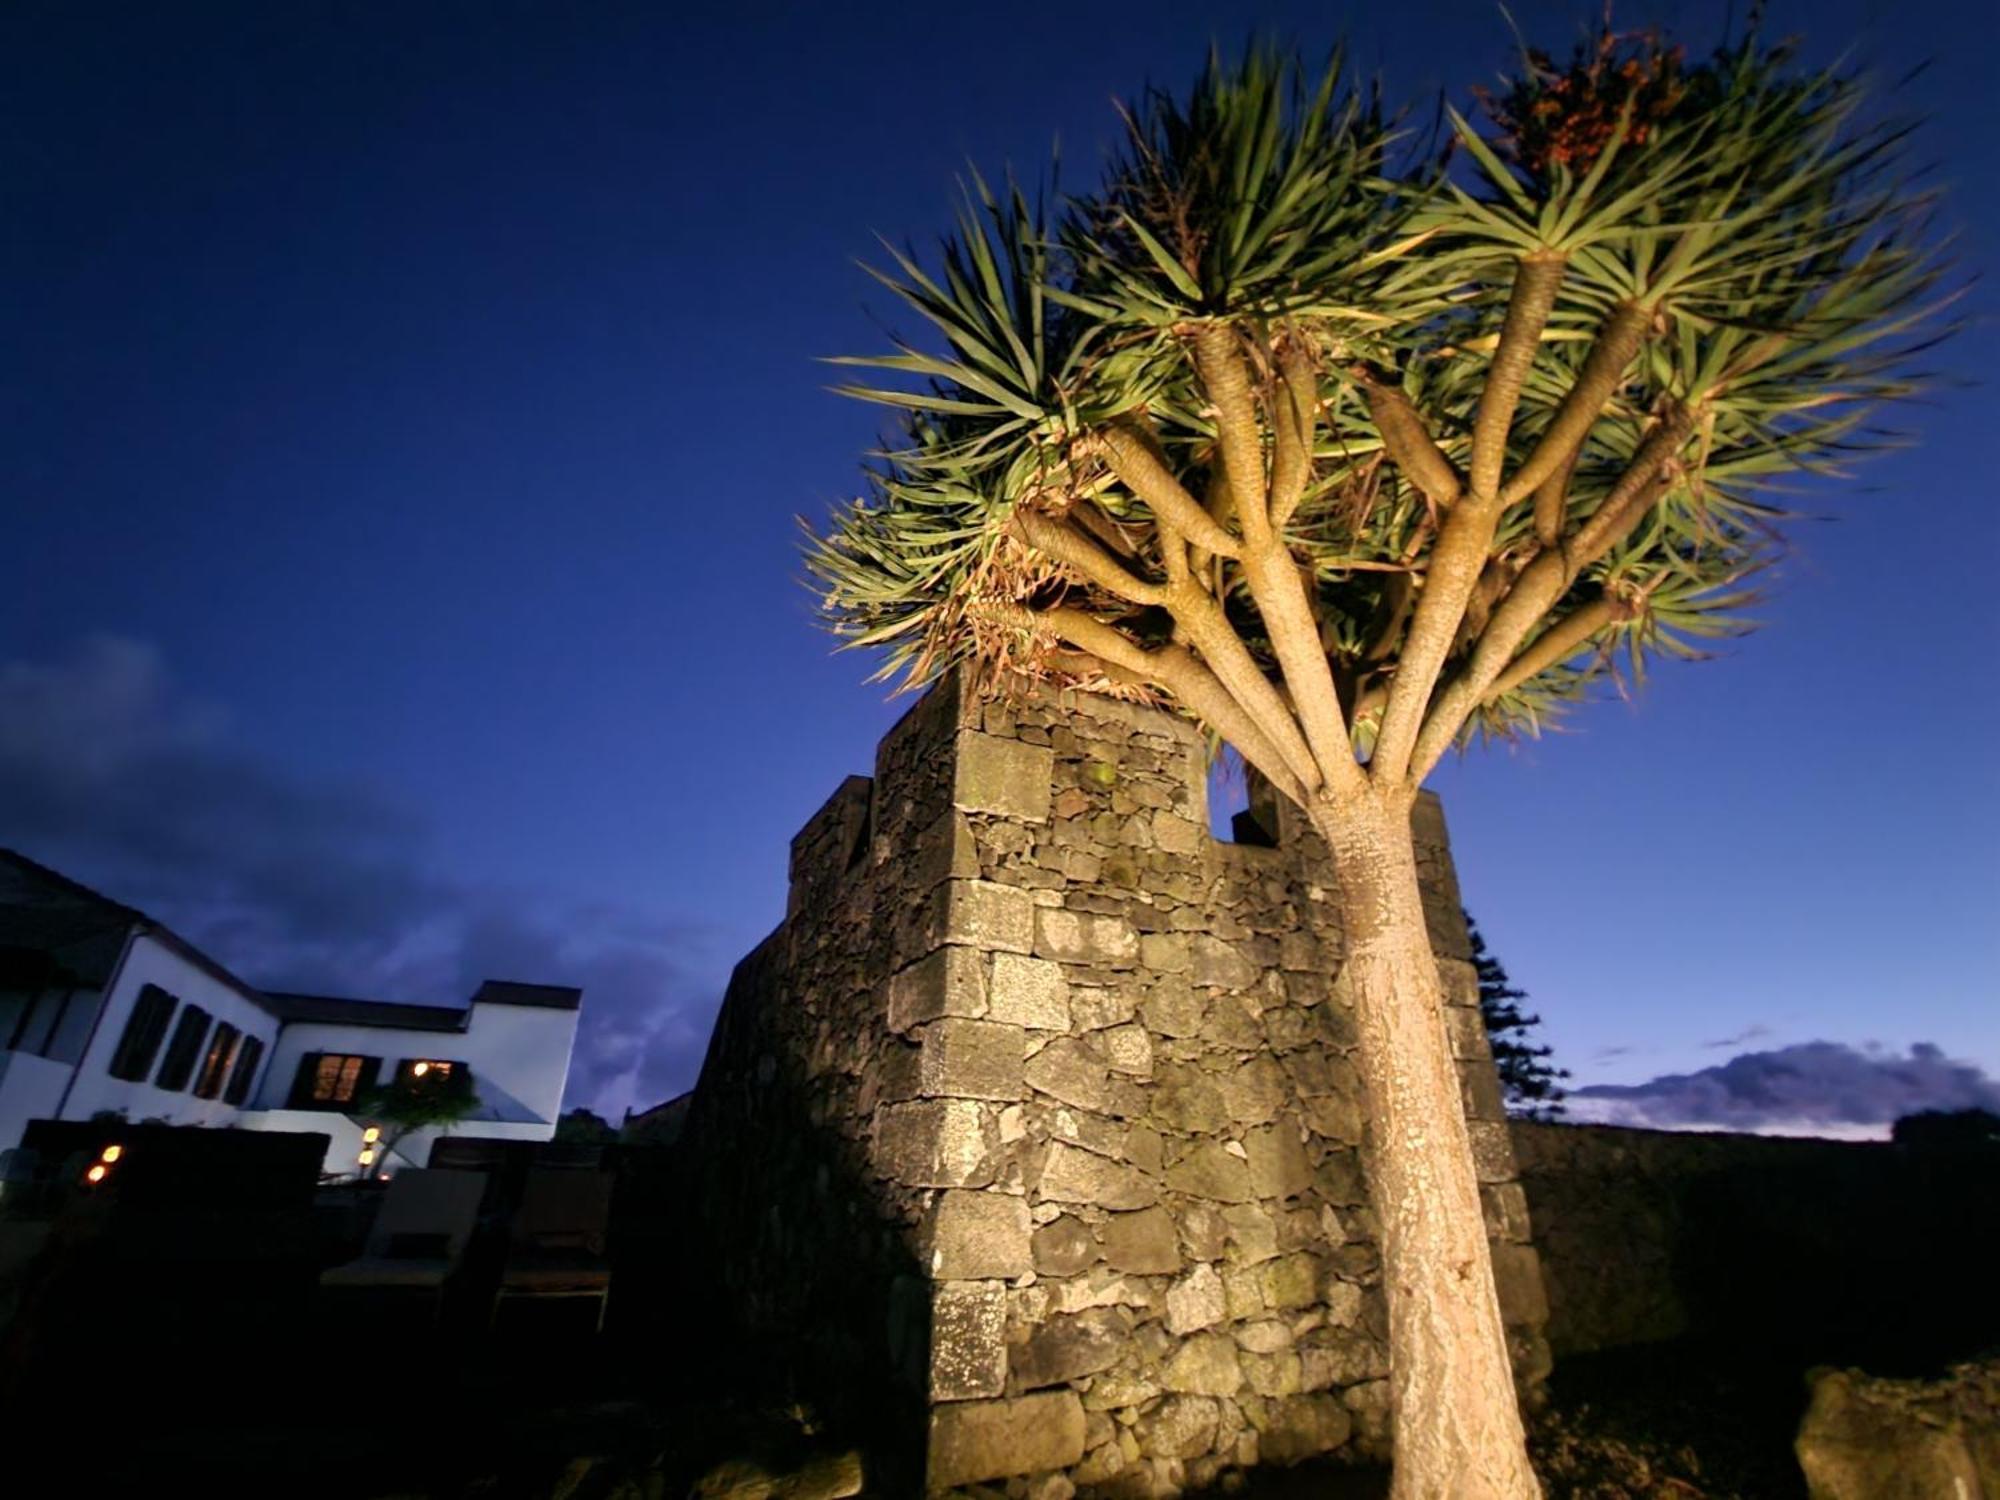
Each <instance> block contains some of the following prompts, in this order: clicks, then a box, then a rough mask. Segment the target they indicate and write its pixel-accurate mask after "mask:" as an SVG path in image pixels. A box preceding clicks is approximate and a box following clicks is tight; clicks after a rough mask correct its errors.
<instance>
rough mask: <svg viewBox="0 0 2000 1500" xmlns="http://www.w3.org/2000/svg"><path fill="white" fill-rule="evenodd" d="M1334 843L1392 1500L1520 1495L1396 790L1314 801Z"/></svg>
mask: <svg viewBox="0 0 2000 1500" xmlns="http://www.w3.org/2000/svg"><path fill="white" fill-rule="evenodd" d="M1314 822H1315V824H1316V826H1317V827H1318V828H1319V831H1320V833H1321V835H1322V836H1323V837H1324V838H1325V839H1326V841H1327V844H1328V846H1329V847H1330V848H1331V850H1332V852H1333V859H1334V869H1335V887H1336V891H1337V895H1338V900H1339V905H1340V913H1341V917H1342V920H1343V922H1344V924H1345V928H1346V940H1347V960H1346V970H1345V972H1346V975H1347V978H1348V980H1349V982H1350V983H1351V986H1352V990H1353V995H1354V1007H1355V1019H1356V1028H1357V1031H1358V1033H1359V1038H1360V1048H1359V1056H1358V1059H1357V1061H1358V1063H1359V1066H1360V1073H1361V1081H1362V1087H1363V1091H1364V1097H1365V1100H1366V1104H1367V1110H1368V1135H1369V1142H1370V1149H1371V1153H1372V1157H1371V1161H1370V1172H1369V1180H1370V1184H1371V1191H1372V1193H1373V1201H1374V1205H1375V1212H1376V1216H1377V1217H1378V1218H1379V1219H1380V1220H1381V1248H1382V1280H1383V1286H1384V1289H1385V1290H1386V1292H1387V1294H1388V1299H1389V1349H1390V1364H1391V1372H1390V1375H1391V1384H1392V1389H1393V1391H1394V1394H1395V1409H1394V1434H1395V1484H1394V1488H1393V1491H1392V1495H1393V1497H1394V1500H1534V1497H1536V1496H1539V1495H1540V1494H1541V1488H1540V1485H1539V1484H1538V1483H1537V1481H1536V1479H1535V1476H1534V1471H1533V1470H1532V1469H1531V1468H1530V1466H1529V1464H1528V1455H1527V1443H1526V1438H1525V1435H1524V1433H1523V1430H1522V1425H1521V1414H1520V1406H1519V1403H1518V1401H1517V1399H1516V1396H1515V1390H1514V1377H1513V1370H1512V1367H1511V1365H1510V1362H1509V1360H1508V1355H1507V1338H1506V1332H1505V1329H1504V1327H1503V1325H1502V1323H1501V1320H1500V1299H1499V1297H1498V1295H1497V1293H1496V1292H1495V1290H1494V1282H1493V1261H1492V1255H1491V1252H1490V1250H1489V1249H1488V1245H1487V1239H1486V1224H1485V1220H1484V1218H1483V1217H1482V1215H1481V1212H1480V1204H1479V1184H1478V1181H1477V1179H1476V1177H1475V1175H1474V1172H1473V1164H1472V1145H1471V1139H1470V1136H1469V1135H1468V1133H1467V1131H1466V1127H1465V1109H1464V1104H1463V1102H1462V1095H1461V1093H1460V1090H1459V1081H1458V1070H1457V1065H1456V1063H1455V1062H1454V1061H1453V1058H1452V1051H1451V1041H1450V1037H1449V1034H1448V1032H1447V1031H1446V1028H1445V1019H1444V1002H1443V992H1442V989H1441V986H1440V984H1439V980H1438V969H1437V960H1436V957H1435V956H1434V955H1433V953H1432V951H1431V944H1430V936H1429V932H1428V930H1427V928H1426V926H1425V922H1424V908H1423V898H1422V895H1421V893H1420V891H1419V889H1418V884H1417V863H1416V851H1415V848H1414V845H1413V843H1412V840H1411V836H1410V822H1409V808H1408V804H1407V802H1406V801H1405V799H1403V798H1401V797H1396V796H1381V795H1377V794H1375V793H1374V792H1372V791H1371V792H1370V793H1368V794H1367V795H1366V796H1365V798H1364V799H1363V800H1362V802H1361V803H1360V804H1359V805H1356V804H1354V803H1349V804H1347V805H1345V806H1342V807H1339V808H1334V807H1331V806H1329V805H1326V804H1321V806H1320V807H1319V808H1318V809H1317V810H1316V811H1315V814H1314Z"/></svg>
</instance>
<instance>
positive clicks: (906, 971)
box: [889, 947, 986, 1033]
mask: <svg viewBox="0 0 2000 1500" xmlns="http://www.w3.org/2000/svg"><path fill="white" fill-rule="evenodd" d="M985 1011H986V957H985V955H984V954H982V953H981V952H980V951H979V950H978V949H976V948H956V947H954V948H940V949H938V950H937V951H936V952H935V953H932V954H931V955H930V956H928V957H927V958H920V959H918V960H917V961H916V962H915V963H913V964H909V965H907V966H905V967H904V968H903V969H901V970H900V971H899V972H898V973H897V974H896V975H895V977H894V978H892V979H891V980H890V981H889V1029H890V1030H891V1031H894V1032H899V1033H900V1032H905V1031H908V1030H910V1029H911V1028H912V1027H915V1026H921V1025H923V1023H924V1022H926V1021H935V1020H937V1019H938V1018H939V1017H940V1016H979V1015H983V1014H984V1013H985Z"/></svg>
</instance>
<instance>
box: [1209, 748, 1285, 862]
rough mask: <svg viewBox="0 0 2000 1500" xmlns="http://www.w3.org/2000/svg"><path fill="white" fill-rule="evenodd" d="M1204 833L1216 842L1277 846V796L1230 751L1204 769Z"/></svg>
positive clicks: (1262, 779) (1255, 846)
mask: <svg viewBox="0 0 2000 1500" xmlns="http://www.w3.org/2000/svg"><path fill="white" fill-rule="evenodd" d="M1208 831H1209V835H1210V837H1212V838H1214V839H1215V840H1216V841H1217V842H1218V843H1223V844H1248V845H1250V846H1251V847H1253V848H1258V849H1275V848H1277V847H1278V801H1277V794H1276V793H1275V792H1273V791H1272V790H1271V784H1270V783H1269V782H1268V781H1266V780H1264V778H1263V777H1261V776H1259V775H1258V774H1257V773H1256V772H1255V771H1253V770H1251V769H1250V768H1249V767H1248V766H1246V765H1244V764H1243V761H1242V759H1241V758H1240V757H1238V755H1237V754H1236V752H1235V751H1233V750H1225V751H1224V752H1223V753H1222V754H1221V755H1220V756H1219V757H1217V759H1216V761H1215V763H1214V764H1213V765H1211V766H1210V767H1209V768H1208Z"/></svg>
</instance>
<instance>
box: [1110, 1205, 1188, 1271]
mask: <svg viewBox="0 0 2000 1500" xmlns="http://www.w3.org/2000/svg"><path fill="white" fill-rule="evenodd" d="M1098 1237H1099V1240H1100V1241H1101V1243H1102V1244H1103V1246H1104V1258H1105V1259H1106V1260H1107V1261H1109V1262H1110V1263H1111V1264H1112V1265H1113V1266H1115V1267H1116V1268H1117V1269H1119V1270H1121V1271H1130V1272H1131V1273H1133V1274H1134V1275H1137V1276H1157V1275H1167V1274H1171V1273H1172V1272H1174V1271H1178V1270H1179V1269H1180V1268H1181V1247H1180V1236H1179V1235H1178V1234H1177V1233H1176V1232H1175V1230H1174V1221H1173V1216H1172V1215H1171V1214H1169V1213H1168V1212H1167V1211H1166V1210H1165V1209H1163V1208H1145V1209H1140V1210H1139V1211H1138V1212H1136V1213H1123V1214H1112V1215H1111V1216H1110V1217H1109V1218H1107V1219H1106V1220H1105V1221H1104V1227H1103V1229H1101V1230H1100V1231H1099V1234H1098Z"/></svg>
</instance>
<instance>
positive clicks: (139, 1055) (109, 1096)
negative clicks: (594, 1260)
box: [0, 849, 582, 1173]
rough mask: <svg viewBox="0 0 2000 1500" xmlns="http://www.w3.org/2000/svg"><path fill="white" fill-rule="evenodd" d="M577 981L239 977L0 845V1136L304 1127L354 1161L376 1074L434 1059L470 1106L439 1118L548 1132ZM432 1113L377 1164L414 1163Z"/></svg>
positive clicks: (529, 1136)
mask: <svg viewBox="0 0 2000 1500" xmlns="http://www.w3.org/2000/svg"><path fill="white" fill-rule="evenodd" d="M581 1001H582V992H581V991H579V990H575V989H568V988H564V987H561V986H557V985H539V984H514V983H510V982H506V981H502V980H488V981H486V983H484V984H482V985H481V986H480V987H479V989H478V991H477V992H476V993H474V995H473V996H472V1000H471V1003H470V1004H469V1005H466V1006H463V1007H460V1006H441V1005H400V1004H394V1003H390V1002H387V1001H381V1000H349V999H341V998H338V997H334V996H328V995H298V994H283V993H271V992H266V991H262V990H258V989H255V988H253V987H252V986H250V985H248V984H245V983H244V982H243V981H242V980H240V979H238V978H237V977H236V976H235V975H233V974H231V973H230V972H229V971H228V970H227V969H225V968H224V967H223V966H222V965H221V964H219V963H217V962H216V961H215V960H214V959H212V958H210V957H208V955H206V954H205V953H203V952H201V950H199V949H198V948H196V947H194V945H193V944H191V943H188V942H187V941H185V940H184V939H182V938H180V937H178V936H176V935H175V934H174V933H173V932H171V931H170V930H168V929H167V928H166V927H163V926H161V925H160V924H159V923H158V922H155V921H154V920H152V919H151V918H150V917H147V916H146V915H144V914H143V913H141V912H138V911H134V910H133V909H132V908H131V907H128V906H121V905H120V904H119V903H117V902H115V901H112V900H109V899H108V898H106V897H104V896H101V895H99V894H98V893H97V892H95V891H93V890H90V889H89V888H87V887H85V886H82V885H79V884H77V883H76V882H75V881H72V880H69V879H67V878H66V877H64V876H62V875H59V874H57V873H56V872H55V871H53V870H50V869H47V868H45V867H44V866H42V865H38V864H36V863H35V862H34V861H33V860H31V859H28V858H26V857H24V856H22V855H20V854H17V853H15V852H13V851H12V850H8V849H0V1151H5V1150H7V1149H9V1148H10V1147H13V1146H16V1145H18V1144H19V1143H20V1139H21V1132H22V1130H23V1129H24V1128H25V1127H26V1125H27V1122H28V1121H29V1120H35V1119H53V1120H87V1119H89V1118H90V1117H91V1116H93V1115H95V1114H98V1113H100V1112H103V1111H116V1112H122V1113H123V1114H124V1115H125V1116H126V1118H128V1119H130V1120H133V1121H140V1120H160V1121H164V1122H166V1123H167V1124H171V1125H234V1126H240V1127H243V1128H247V1129H251V1130H310V1131H321V1132H324V1133H325V1134H327V1135H329V1136H330V1137H332V1146H331V1147H330V1148H329V1150H328V1152H327V1158H326V1170H327V1171H329V1172H335V1173H340V1172H350V1171H353V1170H355V1167H356V1159H357V1156H358V1154H359V1152H360V1150H361V1148H362V1132H363V1130H364V1129H365V1128H367V1126H368V1125H369V1124H370V1123H371V1122H370V1121H368V1120H367V1119H365V1118H363V1117H362V1116H361V1115H359V1114H357V1113H356V1112H355V1111H356V1110H357V1108H358V1107H359V1103H360V1101H361V1099H362V1098H363V1097H364V1096H365V1095H366V1094H367V1093H368V1091H369V1090H370V1089H372V1088H374V1087H375V1086H376V1085H377V1084H378V1083H380V1084H387V1083H388V1082H390V1081H391V1080H392V1079H394V1078H396V1077H398V1076H403V1075H407V1074H412V1073H415V1074H426V1073H429V1072H430V1070H432V1069H434V1068H446V1069H450V1070H452V1071H453V1073H454V1075H455V1076H463V1075H465V1074H469V1075H470V1080H471V1086H472V1090H473V1092H474V1093H475V1094H476V1095H477V1096H478V1101H479V1102H478V1105H477V1106H476V1107H475V1109H474V1111H473V1113H472V1114H471V1115H470V1116H469V1117H468V1118H467V1119H466V1120H465V1121H464V1122H463V1123H462V1124H458V1125H454V1126H452V1127H451V1129H453V1130H455V1131H459V1132H463V1133H466V1134H471V1135H480V1136H498V1137H504V1138H510V1139H515V1140H534V1141H545V1140H548V1139H549V1138H550V1137H551V1136H552V1135H554V1133H555V1126H556V1118H557V1116H558V1114H559V1113H560V1112H561V1108H562V1094H563V1086H564V1084H565V1082H566V1081H567V1080H568V1077H569V1060H570V1051H571V1048H572V1047H573V1045H574V1043H575V1040H576V1023H577V1015H578V1007H579V1006H580V1004H581ZM436 1135H437V1131H436V1130H435V1129H425V1130H420V1131H416V1132H413V1133H412V1134H410V1135H409V1136H407V1137H405V1138H404V1139H403V1140H402V1141H401V1142H400V1143H399V1144H398V1146H397V1148H396V1151H395V1153H394V1154H393V1156H392V1157H390V1158H389V1159H388V1160H387V1161H385V1162H380V1163H377V1165H378V1166H391V1167H394V1166H422V1165H424V1164H425V1162H426V1160H427V1158H428V1156H429V1153H430V1145H431V1142H432V1140H434V1139H435V1138H436Z"/></svg>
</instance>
